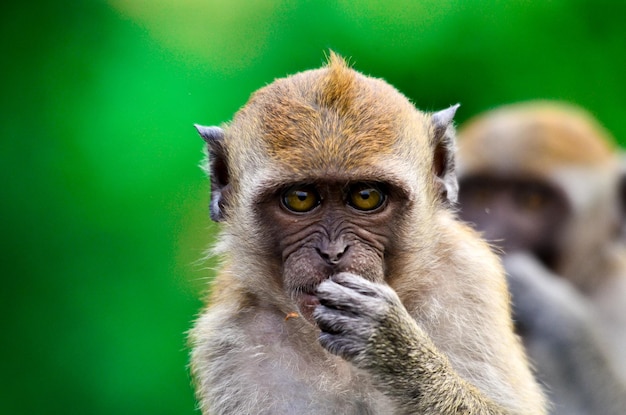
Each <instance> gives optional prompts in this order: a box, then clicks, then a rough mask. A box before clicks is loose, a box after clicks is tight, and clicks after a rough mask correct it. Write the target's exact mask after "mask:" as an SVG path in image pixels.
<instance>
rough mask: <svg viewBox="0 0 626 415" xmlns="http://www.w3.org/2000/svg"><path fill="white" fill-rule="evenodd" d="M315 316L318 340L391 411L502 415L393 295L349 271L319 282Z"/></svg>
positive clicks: (384, 288)
mask: <svg viewBox="0 0 626 415" xmlns="http://www.w3.org/2000/svg"><path fill="white" fill-rule="evenodd" d="M317 297H318V299H319V301H320V305H318V306H317V307H316V309H315V311H314V312H313V318H314V319H315V321H316V323H317V325H318V326H319V328H320V330H321V331H322V332H321V334H320V337H319V341H320V343H321V344H322V346H323V347H324V348H326V350H328V351H329V352H331V353H333V354H336V355H338V356H341V357H342V358H344V359H346V360H347V361H349V362H351V363H352V364H354V365H355V366H356V367H358V368H360V369H363V370H365V371H367V372H369V374H370V375H371V376H372V380H373V382H374V385H375V386H376V387H377V388H378V389H379V390H380V391H382V392H383V393H385V394H386V395H387V396H389V397H391V398H392V399H393V400H394V401H395V402H396V404H397V407H396V409H395V412H394V413H402V414H415V413H433V414H434V413H436V414H445V415H448V414H449V415H452V414H460V413H464V414H503V413H505V411H503V410H502V408H500V407H498V406H497V405H495V404H494V403H493V402H492V401H490V400H489V399H487V398H485V397H484V396H482V395H481V393H480V392H479V391H478V390H477V389H476V388H475V387H473V386H472V385H470V384H469V383H467V382H466V381H465V380H463V379H462V378H461V377H460V376H458V374H456V373H455V372H454V370H453V369H452V367H451V366H450V363H449V361H448V359H447V358H446V357H445V356H444V355H443V354H441V353H440V352H439V351H438V350H437V348H436V346H435V345H434V344H433V342H432V340H431V339H430V337H429V336H428V335H427V334H426V333H425V332H424V331H423V330H422V329H421V328H420V327H419V325H418V324H417V322H416V321H415V320H414V319H413V317H411V315H410V314H409V312H408V311H407V310H406V308H405V307H404V305H403V304H402V302H401V301H400V298H398V295H397V294H396V292H395V291H394V290H393V289H391V287H389V286H388V285H385V284H377V283H373V282H371V281H368V280H366V279H364V278H362V277H359V276H357V275H354V274H350V273H345V272H343V273H339V274H337V275H334V276H332V277H331V278H330V279H329V280H326V281H324V282H323V283H321V284H320V285H319V287H318V289H317Z"/></svg>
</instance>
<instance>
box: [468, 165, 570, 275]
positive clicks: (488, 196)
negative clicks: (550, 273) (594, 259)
mask: <svg viewBox="0 0 626 415" xmlns="http://www.w3.org/2000/svg"><path fill="white" fill-rule="evenodd" d="M459 202H460V205H461V210H460V216H461V218H462V219H464V220H466V221H468V222H470V223H473V224H474V225H475V226H476V227H477V228H478V230H480V231H481V232H483V235H484V237H485V239H487V240H489V241H490V242H492V243H493V244H495V245H497V246H498V247H500V248H502V249H503V250H504V251H505V253H510V252H513V251H526V252H530V253H533V254H535V255H536V256H537V257H538V258H539V259H540V260H541V261H542V262H543V263H544V264H545V265H546V266H548V267H550V268H553V267H554V264H555V262H556V261H557V256H558V252H559V245H560V241H559V240H558V236H559V235H561V234H562V233H563V227H564V225H565V223H566V218H567V217H568V215H569V213H568V210H569V209H568V203H567V199H566V198H565V195H564V194H563V193H561V192H559V191H558V189H556V188H555V187H554V186H552V185H550V184H549V183H547V182H546V181H544V180H540V179H538V178H537V179H533V178H524V179H521V178H520V179H515V178H507V177H494V176H488V175H482V176H480V175H478V176H469V177H466V178H465V179H464V180H463V181H462V182H461V190H460V193H459Z"/></svg>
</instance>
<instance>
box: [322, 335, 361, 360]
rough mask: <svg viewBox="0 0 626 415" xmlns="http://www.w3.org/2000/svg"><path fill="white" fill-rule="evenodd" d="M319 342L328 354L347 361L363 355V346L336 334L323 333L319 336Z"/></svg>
mask: <svg viewBox="0 0 626 415" xmlns="http://www.w3.org/2000/svg"><path fill="white" fill-rule="evenodd" d="M318 340H319V342H320V344H321V345H322V347H323V348H325V349H326V350H328V351H329V352H330V353H332V354H334V355H337V356H339V357H342V358H344V359H346V360H348V361H351V360H353V359H354V358H356V357H357V356H358V355H359V354H361V353H363V350H364V349H363V346H362V345H360V344H359V343H357V342H354V341H352V340H351V339H349V338H346V337H343V336H341V335H337V334H330V333H323V332H322V334H320V336H319V339H318Z"/></svg>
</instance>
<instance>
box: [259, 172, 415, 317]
mask: <svg viewBox="0 0 626 415" xmlns="http://www.w3.org/2000/svg"><path fill="white" fill-rule="evenodd" d="M406 203H407V200H406V197H405V196H404V195H403V192H402V191H401V190H400V189H398V188H397V187H395V186H393V185H390V184H388V183H383V182H372V181H358V180H355V181H349V182H339V181H328V180H325V181H323V182H312V183H294V184H288V185H286V186H282V187H281V188H280V189H277V190H276V191H271V192H268V193H267V194H266V195H264V196H263V197H262V202H261V203H260V204H259V205H258V208H257V209H258V214H259V217H260V220H259V223H260V224H262V226H264V227H265V232H266V234H267V236H268V239H269V240H270V243H269V244H268V246H270V247H272V254H271V255H272V256H273V257H274V259H275V260H276V261H278V262H279V263H280V269H281V280H282V281H281V282H282V285H283V288H284V290H285V293H286V294H287V295H288V296H289V297H290V298H291V299H292V300H293V301H294V303H295V305H296V306H297V307H298V309H299V311H300V313H301V314H302V315H303V316H304V317H305V318H306V319H307V320H308V321H310V322H312V321H313V319H312V312H313V310H314V309H315V306H316V305H317V304H318V301H317V299H316V298H315V296H314V293H315V289H316V288H317V286H318V285H319V284H320V283H321V282H322V281H324V280H326V279H327V278H329V277H330V276H331V275H334V274H336V273H339V272H351V273H354V274H358V275H360V276H362V277H364V278H366V279H368V280H370V281H376V282H382V281H383V280H384V278H385V271H386V269H387V265H386V264H387V261H388V260H389V257H390V256H392V255H393V251H394V249H393V245H394V244H393V241H394V232H395V229H396V228H397V226H399V225H398V224H396V223H395V221H397V219H395V217H396V216H399V215H394V212H397V211H398V210H399V209H402V207H403V206H405V205H406ZM390 224H391V226H390Z"/></svg>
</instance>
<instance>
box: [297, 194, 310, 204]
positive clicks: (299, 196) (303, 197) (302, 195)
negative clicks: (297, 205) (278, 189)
mask: <svg viewBox="0 0 626 415" xmlns="http://www.w3.org/2000/svg"><path fill="white" fill-rule="evenodd" d="M307 196H308V195H307V193H306V192H297V193H296V197H297V198H298V200H299V201H301V202H304V201H305V200H306V198H307Z"/></svg>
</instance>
